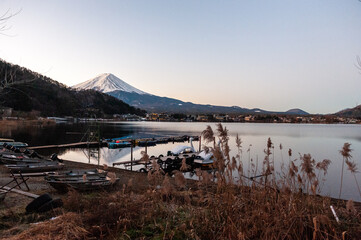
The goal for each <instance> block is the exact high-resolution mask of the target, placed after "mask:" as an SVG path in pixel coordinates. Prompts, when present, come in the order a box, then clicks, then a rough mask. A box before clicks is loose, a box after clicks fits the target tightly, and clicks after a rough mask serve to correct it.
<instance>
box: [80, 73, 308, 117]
mask: <svg viewBox="0 0 361 240" xmlns="http://www.w3.org/2000/svg"><path fill="white" fill-rule="evenodd" d="M73 88H75V89H77V90H82V89H93V90H96V91H99V92H103V93H106V94H108V95H111V96H113V97H116V98H118V99H120V100H122V101H123V102H125V103H127V104H129V105H131V106H133V107H136V108H140V109H144V110H146V111H148V112H158V113H161V112H166V113H184V114H226V113H227V114H228V113H237V114H242V113H247V114H248V113H276V112H269V111H265V110H262V109H259V108H254V109H248V108H241V107H238V106H233V107H225V106H214V105H209V104H207V105H203V104H195V103H191V102H183V101H181V100H178V99H174V98H168V97H159V96H156V95H152V94H149V93H146V92H143V91H142V90H139V89H137V88H135V87H133V86H131V85H129V84H128V83H126V82H124V81H123V80H121V79H119V78H118V77H116V76H114V75H113V74H111V73H103V74H101V75H98V76H97V77H95V78H93V79H90V80H88V81H86V82H83V83H79V84H77V85H75V86H73ZM283 114H296V115H297V114H299V112H298V111H294V110H293V111H291V112H284V113H283ZM305 114H307V113H305Z"/></svg>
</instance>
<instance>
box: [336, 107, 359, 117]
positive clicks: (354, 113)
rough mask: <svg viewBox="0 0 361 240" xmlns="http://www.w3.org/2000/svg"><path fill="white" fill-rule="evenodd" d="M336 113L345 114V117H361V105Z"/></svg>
mask: <svg viewBox="0 0 361 240" xmlns="http://www.w3.org/2000/svg"><path fill="white" fill-rule="evenodd" d="M335 115H338V116H343V117H354V118H361V105H358V106H356V107H354V108H347V109H344V110H342V111H339V112H337V113H335Z"/></svg>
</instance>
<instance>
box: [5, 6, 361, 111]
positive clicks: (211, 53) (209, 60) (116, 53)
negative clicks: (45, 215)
mask: <svg viewBox="0 0 361 240" xmlns="http://www.w3.org/2000/svg"><path fill="white" fill-rule="evenodd" d="M8 9H10V11H11V12H12V13H14V12H17V11H19V10H21V12H20V13H19V14H17V15H16V16H14V17H13V18H11V19H10V20H8V21H7V23H6V24H7V26H10V27H11V28H10V29H8V30H7V31H6V32H5V33H6V34H7V35H9V36H6V35H0V58H2V59H4V60H6V61H8V62H11V63H15V64H19V65H21V66H24V67H27V68H30V69H31V70H33V71H36V72H39V73H42V74H44V75H46V76H49V77H51V78H52V79H54V80H57V81H59V82H61V83H64V84H66V85H68V86H72V85H75V84H77V83H80V82H83V81H85V80H88V79H90V78H93V77H95V76H96V75H99V74H101V73H105V72H110V73H113V74H114V75H116V76H118V77H119V78H121V79H122V80H124V81H126V82H127V83H129V84H131V85H133V86H134V87H136V88H139V89H141V90H143V91H145V92H148V93H152V94H155V95H159V96H167V97H172V98H177V99H180V100H183V101H190V102H194V103H200V104H213V105H224V106H240V107H246V108H256V107H258V108H262V109H266V110H273V111H286V110H288V109H290V108H301V109H303V110H305V111H308V112H310V113H333V112H336V111H338V110H341V109H344V108H347V107H354V106H355V105H356V104H361V91H360V90H361V74H360V71H359V70H358V69H357V68H356V67H355V64H356V56H357V55H361V2H360V1H358V0H298V1H296V0H272V1H271V0H269V1H268V0H263V1H260V0H248V1H245V0H244V1H242V0H238V1H226V0H224V1H220V0H219V1H213V0H204V1H201V0H182V1H175V0H163V1H157V0H152V1H150V0H144V1H140V0H128V1H121V0H114V1H110V0H103V1H101V0H99V1H93V0H82V1H81V0H51V1H48V0H42V1H36V0H0V15H2V13H3V12H6V11H7V10H8Z"/></svg>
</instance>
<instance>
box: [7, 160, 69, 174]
mask: <svg viewBox="0 0 361 240" xmlns="http://www.w3.org/2000/svg"><path fill="white" fill-rule="evenodd" d="M5 167H7V168H8V169H9V170H10V171H11V172H13V173H18V172H20V173H34V172H51V171H57V170H60V169H62V168H63V167H64V164H63V163H59V162H50V161H49V162H38V163H29V164H24V163H18V164H9V165H5Z"/></svg>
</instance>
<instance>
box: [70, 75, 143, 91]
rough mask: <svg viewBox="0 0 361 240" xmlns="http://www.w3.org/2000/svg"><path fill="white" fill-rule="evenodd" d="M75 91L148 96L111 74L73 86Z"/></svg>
mask: <svg viewBox="0 0 361 240" xmlns="http://www.w3.org/2000/svg"><path fill="white" fill-rule="evenodd" d="M73 88H75V89H78V90H80V89H83V90H86V89H93V90H96V91H99V92H103V93H109V92H113V91H123V92H129V93H132V92H134V93H138V94H148V93H146V92H143V91H141V90H139V89H137V88H135V87H133V86H131V85H129V84H128V83H126V82H124V81H123V80H121V79H120V78H118V77H116V76H114V75H113V74H111V73H103V74H100V75H98V76H96V77H95V78H92V79H90V80H88V81H86V82H82V83H79V84H77V85H75V86H73Z"/></svg>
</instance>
